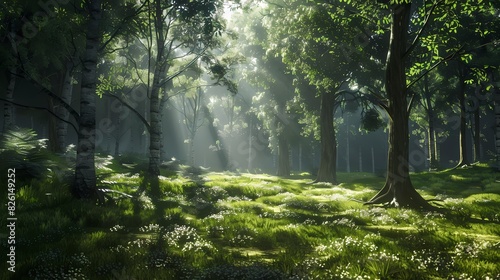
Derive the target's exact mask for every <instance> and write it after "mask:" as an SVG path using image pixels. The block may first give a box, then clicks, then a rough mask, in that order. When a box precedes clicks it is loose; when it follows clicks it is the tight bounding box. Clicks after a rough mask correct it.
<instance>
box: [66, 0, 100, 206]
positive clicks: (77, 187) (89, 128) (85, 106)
mask: <svg viewBox="0 0 500 280" xmlns="http://www.w3.org/2000/svg"><path fill="white" fill-rule="evenodd" d="M88 9H89V22H88V28H87V35H86V48H85V53H84V56H83V59H82V60H83V61H82V62H83V69H82V84H81V87H82V88H81V93H80V120H79V123H78V125H79V127H78V146H77V154H76V167H75V183H74V185H73V194H74V195H75V196H76V197H78V198H93V197H95V196H96V194H97V193H96V175H95V165H94V152H95V145H96V143H95V139H96V138H95V135H96V131H95V123H96V119H95V111H96V103H95V101H96V80H97V76H96V68H97V60H98V48H99V43H100V36H99V34H100V33H99V23H100V19H101V1H100V0H90V1H89V4H88Z"/></svg>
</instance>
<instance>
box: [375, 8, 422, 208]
mask: <svg viewBox="0 0 500 280" xmlns="http://www.w3.org/2000/svg"><path fill="white" fill-rule="evenodd" d="M391 9H392V25H391V38H390V45H389V52H388V56H387V64H386V81H385V89H386V92H387V97H388V101H389V102H388V113H389V117H390V120H389V152H388V164H387V177H386V182H385V185H384V187H383V188H382V189H381V190H380V191H379V192H378V193H377V194H376V195H375V196H374V197H373V198H372V199H371V200H370V201H368V202H367V204H379V203H389V204H390V205H391V206H395V207H409V208H431V206H430V205H429V204H428V203H427V201H425V200H424V199H423V198H422V197H421V196H420V194H419V193H418V192H417V191H416V190H415V188H414V187H413V185H412V182H411V180H410V174H409V161H408V156H409V135H408V119H409V114H408V109H407V107H408V104H407V103H408V102H407V100H406V98H407V93H406V73H405V60H404V56H405V52H406V41H407V32H408V24H409V16H410V10H411V4H400V5H393V6H392V7H391Z"/></svg>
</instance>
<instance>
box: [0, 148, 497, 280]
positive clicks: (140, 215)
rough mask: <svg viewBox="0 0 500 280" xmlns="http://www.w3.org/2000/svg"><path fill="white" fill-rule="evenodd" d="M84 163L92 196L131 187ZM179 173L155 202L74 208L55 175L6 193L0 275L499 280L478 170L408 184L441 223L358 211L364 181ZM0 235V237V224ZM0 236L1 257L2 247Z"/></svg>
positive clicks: (484, 171) (377, 183)
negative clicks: (8, 256) (93, 186)
mask: <svg viewBox="0 0 500 280" xmlns="http://www.w3.org/2000/svg"><path fill="white" fill-rule="evenodd" d="M122 161H123V159H122ZM97 162H98V163H99V164H98V166H99V171H98V174H100V177H99V178H100V180H101V181H100V182H101V184H102V185H103V186H105V187H107V188H111V189H115V190H119V191H121V192H125V193H128V194H134V192H135V191H137V189H138V188H139V186H140V184H141V182H142V178H141V175H140V172H137V170H136V169H133V168H130V165H129V164H127V165H126V166H124V165H122V164H120V162H119V161H116V160H114V159H112V158H109V157H103V158H100V159H99V160H98V161H97ZM189 170H190V168H188V167H180V168H179V169H178V171H177V172H173V171H163V172H162V174H164V175H163V176H162V177H161V183H160V186H161V190H162V193H163V196H162V197H161V198H160V200H159V201H153V200H151V199H150V198H149V197H148V196H147V195H146V194H143V195H142V196H141V197H139V198H138V199H137V200H136V201H132V200H131V199H122V200H119V201H117V202H116V203H115V204H113V205H111V204H110V205H104V206H99V205H94V204H91V203H88V202H85V201H78V200H76V201H75V200H73V199H72V198H71V196H70V193H69V192H68V188H67V185H65V183H64V180H62V179H60V178H58V177H57V176H48V177H47V178H45V179H43V180H38V181H32V182H31V184H26V185H24V186H18V189H17V197H16V206H17V212H16V217H17V218H18V223H17V228H16V273H9V274H5V273H4V275H7V276H8V277H9V279H499V278H500V268H499V267H498V265H497V264H498V263H500V229H499V228H500V227H499V223H500V216H499V215H500V183H498V182H497V178H498V174H497V173H494V172H493V171H492V170H491V169H490V168H489V167H488V165H487V164H477V165H475V166H473V167H472V168H470V169H457V170H447V171H442V172H433V173H416V174H412V181H413V182H414V184H415V186H416V187H417V189H418V191H419V192H420V193H421V194H422V195H423V196H424V197H426V198H429V199H430V198H438V199H440V202H439V204H440V205H441V207H443V208H445V209H448V210H449V211H448V213H447V214H443V213H422V212H418V211H414V210H409V209H386V208H380V207H368V206H364V205H362V204H361V203H359V202H358V201H359V200H367V199H368V198H370V197H371V196H373V195H374V194H375V193H376V192H377V191H378V189H379V188H380V187H381V186H382V185H383V183H384V179H383V178H380V177H377V176H375V175H372V174H368V173H349V174H347V173H340V174H339V175H338V178H339V181H340V182H342V183H341V184H339V185H336V186H334V185H331V184H310V181H311V180H310V178H309V175H308V174H307V173H302V174H296V175H294V176H292V177H291V178H289V179H286V178H280V177H276V176H272V175H266V174H246V173H242V174H233V173H228V172H224V173H215V172H211V173H197V174H194V175H193V174H188V173H189ZM195 179H196V180H195ZM47 194H50V195H47ZM5 202H6V200H5V198H2V201H1V203H3V204H5ZM2 214H3V215H5V214H4V213H2ZM0 226H2V227H4V228H5V227H6V217H2V219H1V221H0ZM0 238H1V239H2V244H3V250H4V252H6V251H7V247H6V242H5V241H6V236H5V235H0ZM1 266H2V267H1V268H0V269H2V270H3V271H6V270H7V266H6V263H2V265H1ZM488 277H489V278H488Z"/></svg>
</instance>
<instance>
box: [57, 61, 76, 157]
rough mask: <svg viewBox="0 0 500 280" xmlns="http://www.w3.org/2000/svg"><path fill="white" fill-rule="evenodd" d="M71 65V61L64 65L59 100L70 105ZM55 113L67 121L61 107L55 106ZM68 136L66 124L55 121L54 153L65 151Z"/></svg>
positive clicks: (71, 90)
mask: <svg viewBox="0 0 500 280" xmlns="http://www.w3.org/2000/svg"><path fill="white" fill-rule="evenodd" d="M72 80H73V63H72V62H71V61H69V62H67V63H66V69H65V73H64V78H63V84H62V91H61V99H62V100H63V101H64V102H66V103H67V104H71V98H72V96H73V84H72ZM54 110H55V113H56V114H57V115H58V116H59V117H60V118H61V119H63V120H66V121H67V120H68V118H69V112H68V110H66V109H65V108H64V107H63V106H61V105H55V108H54ZM67 135H68V124H67V123H65V122H63V121H61V120H56V147H55V151H56V153H64V151H65V150H66V136H67Z"/></svg>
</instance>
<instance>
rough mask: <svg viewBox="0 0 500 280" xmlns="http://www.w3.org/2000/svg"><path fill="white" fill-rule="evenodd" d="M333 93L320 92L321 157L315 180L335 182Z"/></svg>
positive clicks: (335, 151) (335, 147)
mask: <svg viewBox="0 0 500 280" xmlns="http://www.w3.org/2000/svg"><path fill="white" fill-rule="evenodd" d="M334 101H335V97H334V95H333V94H329V93H322V94H321V108H320V137H321V155H320V156H321V159H320V163H319V169H318V175H317V176H316V180H315V182H327V183H332V184H337V164H336V158H337V140H336V139H335V128H334V126H333V111H334V108H335V103H334Z"/></svg>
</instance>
